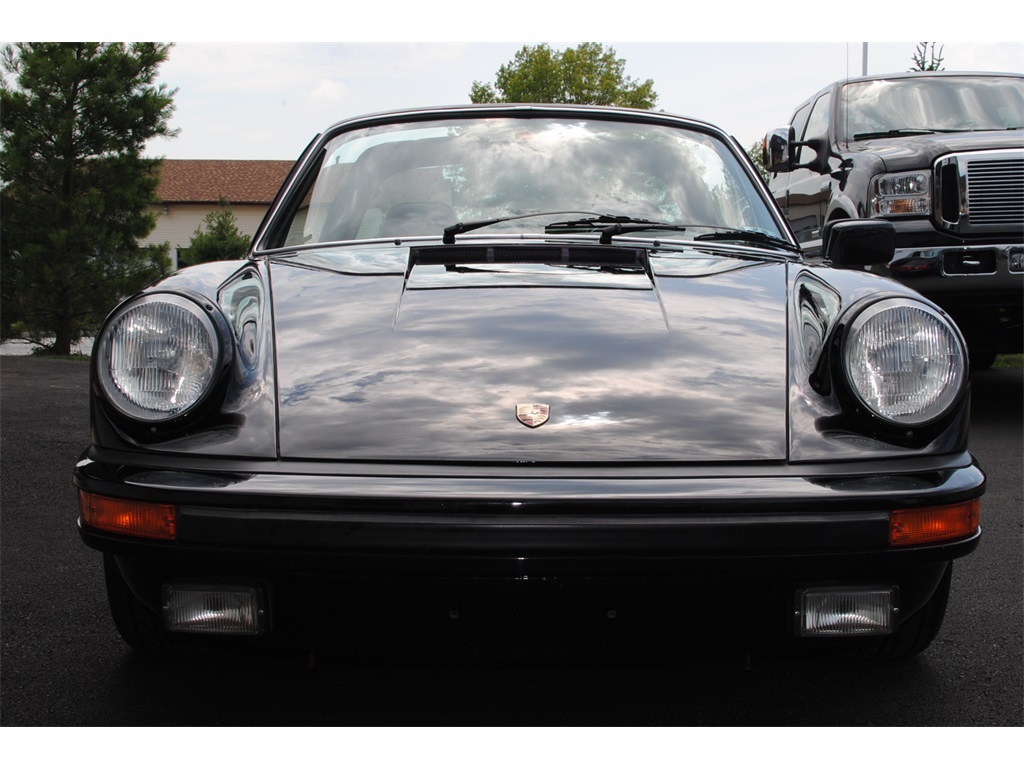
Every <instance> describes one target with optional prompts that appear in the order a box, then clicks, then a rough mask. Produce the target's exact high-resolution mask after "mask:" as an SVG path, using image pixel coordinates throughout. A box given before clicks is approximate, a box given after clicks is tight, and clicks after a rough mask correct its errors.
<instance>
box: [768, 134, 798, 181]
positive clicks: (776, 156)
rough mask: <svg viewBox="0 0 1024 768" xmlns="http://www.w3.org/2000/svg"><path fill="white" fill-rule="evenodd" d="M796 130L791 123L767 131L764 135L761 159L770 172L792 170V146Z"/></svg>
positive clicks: (794, 141)
mask: <svg viewBox="0 0 1024 768" xmlns="http://www.w3.org/2000/svg"><path fill="white" fill-rule="evenodd" d="M795 144H796V130H795V129H794V128H793V126H792V125H787V126H785V127H783V128H776V129H775V130H774V131H769V132H768V134H767V135H766V136H765V137H764V144H763V146H762V148H761V159H762V160H763V161H764V167H765V168H767V169H768V171H769V172H770V173H788V172H790V171H792V170H793V162H794V158H793V146H794V145H795Z"/></svg>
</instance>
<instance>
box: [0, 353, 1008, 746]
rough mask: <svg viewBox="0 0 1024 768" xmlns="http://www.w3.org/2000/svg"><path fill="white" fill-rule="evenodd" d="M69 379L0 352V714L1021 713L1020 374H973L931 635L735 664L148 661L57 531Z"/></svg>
mask: <svg viewBox="0 0 1024 768" xmlns="http://www.w3.org/2000/svg"><path fill="white" fill-rule="evenodd" d="M87 386H88V366H87V365H86V364H85V363H83V362H73V361H58V360H47V359H41V358H36V357H17V358H12V357H3V358H0V395H2V398H0V482H2V495H0V637H2V655H0V725H3V726H114V725H126V726H142V725H144V726H152V725H164V726H176V725H177V726H182V725H191V726H207V725H250V726H263V725H311V726H318V725H334V726H341V725H346V726H359V725H492V726H493V725H535V726H539V725H554V726H558V725H675V726H707V725H715V726H720V725H732V726H755V725H756V726H778V725H790V726H841V725H851V726H868V725H876V726H912V725H913V726H931V725H942V726H965V725H966V726H1018V727H1019V726H1021V725H1024V701H1022V691H1024V681H1022V669H1024V638H1022V629H1024V614H1022V603H1024V583H1022V581H1024V579H1022V576H1024V534H1022V518H1024V515H1022V494H1021V490H1022V481H1021V469H1022V455H1024V447H1022V432H1024V429H1022V425H1024V415H1022V406H1024V382H1022V374H1021V371H1020V370H993V371H985V372H982V373H980V374H979V375H978V376H976V378H975V383H974V411H973V417H972V429H973V432H972V450H973V451H974V452H975V453H976V455H977V456H978V457H979V459H980V461H981V463H982V465H983V467H984V468H985V470H986V472H987V473H988V476H989V487H988V493H987V494H986V496H985V498H984V500H983V513H982V522H983V526H984V538H983V540H982V543H981V545H980V546H979V548H978V550H977V551H976V552H975V553H974V554H972V555H971V556H969V557H967V558H965V559H963V560H960V561H958V562H957V565H956V568H955V570H954V577H953V591H952V596H951V600H950V606H949V611H948V613H947V616H946V622H945V625H944V626H943V629H942V632H941V633H940V635H939V637H938V639H937V640H936V641H935V643H934V644H933V645H932V647H931V648H929V649H928V651H926V652H925V653H924V654H922V655H921V656H919V657H917V658H914V659H911V660H907V661H902V662H887V663H879V662H868V661H849V660H845V659H834V658H825V659H821V658H810V659H808V658H801V659H772V658H764V659H761V658H755V659H754V660H753V665H752V667H751V668H749V669H748V668H745V667H744V665H743V663H741V660H739V659H713V660H712V659H701V658H687V657H681V658H678V659H669V660H665V659H661V660H658V661H642V660H635V661H630V660H627V661H618V662H615V663H603V662H582V661H581V662H578V663H575V662H574V663H565V662H557V663H540V662H537V663H517V664H513V663H480V662H468V661H467V662H466V663H459V662H451V661H449V662H446V663H428V662H416V663H410V662H405V663H398V662H396V663H393V664H392V663H383V662H378V663H355V662H353V663H324V664H321V665H320V666H318V667H316V668H315V669H309V668H308V667H307V666H306V665H304V664H303V663H301V662H300V661H296V660H291V659H251V658H240V659H204V658H200V659H191V660H186V661H175V662H161V663H155V662H152V661H149V660H147V659H145V658H142V657H140V656H139V655H137V654H135V653H133V652H131V651H130V650H129V649H128V648H127V647H126V646H125V645H124V644H123V642H122V641H121V640H120V638H119V637H118V635H117V632H116V630H115V629H114V627H113V624H112V622H111V620H110V616H109V612H108V609H107V604H106V597H105V593H104V587H103V575H102V566H101V558H100V555H99V554H98V553H96V552H94V551H92V550H90V549H88V548H87V547H85V546H84V545H83V544H82V543H81V542H80V540H79V538H78V534H77V532H76V528H75V519H76V516H77V509H76V494H75V490H74V488H73V486H72V484H71V470H72V467H73V466H74V463H75V461H76V460H77V458H78V456H79V454H80V453H81V451H82V450H83V449H84V448H85V446H86V445H87V444H88V442H89V432H88V429H89V427H88V410H87ZM153 746H155V745H151V747H150V748H153ZM862 746H864V748H865V749H868V750H869V751H870V745H862ZM794 749H796V745H794ZM844 749H845V747H844ZM793 756H794V757H795V756H796V753H794V754H793Z"/></svg>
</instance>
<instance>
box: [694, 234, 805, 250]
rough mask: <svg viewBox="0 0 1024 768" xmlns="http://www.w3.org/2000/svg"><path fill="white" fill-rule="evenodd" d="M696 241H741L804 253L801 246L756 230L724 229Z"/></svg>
mask: <svg viewBox="0 0 1024 768" xmlns="http://www.w3.org/2000/svg"><path fill="white" fill-rule="evenodd" d="M693 239H694V240H739V241H740V242H744V243H758V244H759V245H772V246H775V247H776V248H782V249H784V250H787V251H792V252H793V253H802V250H801V248H800V246H798V245H793V244H792V243H790V242H788V241H786V240H783V239H781V238H778V237H773V236H772V235H766V234H765V233H764V232H758V231H757V230H754V229H723V230H722V231H720V232H708V233H706V234H703V235H697V236H696V237H695V238H693Z"/></svg>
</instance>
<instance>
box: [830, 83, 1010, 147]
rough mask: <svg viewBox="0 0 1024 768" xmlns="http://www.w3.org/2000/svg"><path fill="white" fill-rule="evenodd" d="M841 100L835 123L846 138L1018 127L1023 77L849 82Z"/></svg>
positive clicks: (857, 138) (997, 129)
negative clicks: (837, 120) (837, 119)
mask: <svg viewBox="0 0 1024 768" xmlns="http://www.w3.org/2000/svg"><path fill="white" fill-rule="evenodd" d="M840 103H841V116H840V123H839V124H840V126H841V131H842V132H843V133H844V134H845V138H846V140H847V141H851V140H859V139H866V138H875V137H879V136H886V135H894V136H895V135H900V134H912V133H941V132H949V131H1000V130H1009V129H1013V128H1016V129H1019V128H1021V127H1022V125H1024V78H1013V77H949V76H942V77H917V78H897V79H892V80H873V81H871V82H859V83H849V84H847V85H846V86H845V87H844V88H843V93H842V99H841V100H840Z"/></svg>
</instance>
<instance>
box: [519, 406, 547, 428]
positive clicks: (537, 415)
mask: <svg viewBox="0 0 1024 768" xmlns="http://www.w3.org/2000/svg"><path fill="white" fill-rule="evenodd" d="M550 413H551V409H550V408H549V407H548V404H547V403H516V419H518V420H519V423H520V424H525V425H526V426H527V427H530V428H531V429H533V428H534V427H539V426H540V425H541V424H543V423H544V422H546V421H547V420H548V416H549V415H550Z"/></svg>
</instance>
